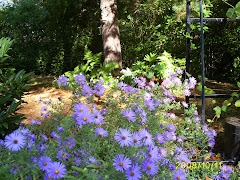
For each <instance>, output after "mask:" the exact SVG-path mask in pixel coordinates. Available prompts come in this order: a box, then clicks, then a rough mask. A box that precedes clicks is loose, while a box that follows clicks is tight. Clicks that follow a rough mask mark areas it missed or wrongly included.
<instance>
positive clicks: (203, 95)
mask: <svg viewBox="0 0 240 180" xmlns="http://www.w3.org/2000/svg"><path fill="white" fill-rule="evenodd" d="M199 5H200V18H191V5H190V0H186V11H187V33H188V34H189V35H190V33H191V28H190V25H191V23H192V22H200V26H201V73H202V94H201V95H195V94H192V95H190V96H186V102H187V103H189V99H190V98H201V99H202V124H205V98H229V97H231V94H207V95H206V94H205V66H204V31H203V22H240V19H235V20H231V19H229V18H203V11H202V0H200V1H199ZM190 46H191V39H190V37H187V40H186V47H187V52H186V72H187V73H190ZM224 163H233V161H227V162H224Z"/></svg>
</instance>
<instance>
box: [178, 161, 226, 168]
mask: <svg viewBox="0 0 240 180" xmlns="http://www.w3.org/2000/svg"><path fill="white" fill-rule="evenodd" d="M214 167H215V168H222V163H221V162H212V163H210V162H188V163H185V162H182V163H180V162H177V163H176V169H179V168H183V169H184V168H187V169H200V168H206V169H212V168H214Z"/></svg>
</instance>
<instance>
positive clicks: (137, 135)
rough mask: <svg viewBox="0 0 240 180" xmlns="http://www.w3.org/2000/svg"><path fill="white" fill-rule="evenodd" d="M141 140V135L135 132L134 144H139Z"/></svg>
mask: <svg viewBox="0 0 240 180" xmlns="http://www.w3.org/2000/svg"><path fill="white" fill-rule="evenodd" d="M140 140H141V137H140V136H139V134H138V133H136V132H135V133H133V137H132V144H133V145H139V144H140Z"/></svg>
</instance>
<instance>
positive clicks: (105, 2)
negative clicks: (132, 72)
mask: <svg viewBox="0 0 240 180" xmlns="http://www.w3.org/2000/svg"><path fill="white" fill-rule="evenodd" d="M100 8H101V16H102V23H103V27H102V40H103V55H104V63H108V62H112V61H113V62H118V64H119V69H118V71H120V70H121V69H122V54H121V45H120V32H119V26H118V16H117V4H116V1H115V0H100ZM117 73H118V72H117Z"/></svg>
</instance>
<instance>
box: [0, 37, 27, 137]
mask: <svg viewBox="0 0 240 180" xmlns="http://www.w3.org/2000/svg"><path fill="white" fill-rule="evenodd" d="M12 42H13V41H12V40H10V39H8V38H1V39H0V138H2V137H4V136H5V135H6V134H8V133H10V132H12V131H13V130H15V129H17V127H18V125H19V123H20V122H21V120H22V119H24V117H23V115H22V114H17V113H16V111H17V110H18V109H19V106H20V105H21V103H23V100H22V96H23V94H24V92H25V91H27V89H28V88H29V87H28V86H26V84H27V83H29V79H30V75H31V74H32V73H28V74H25V71H24V70H21V71H19V72H18V73H14V69H12V68H9V67H8V64H7V63H6V62H5V61H6V60H7V59H8V58H9V56H8V55H7V54H6V53H7V51H8V50H9V49H10V46H11V44H12Z"/></svg>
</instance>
